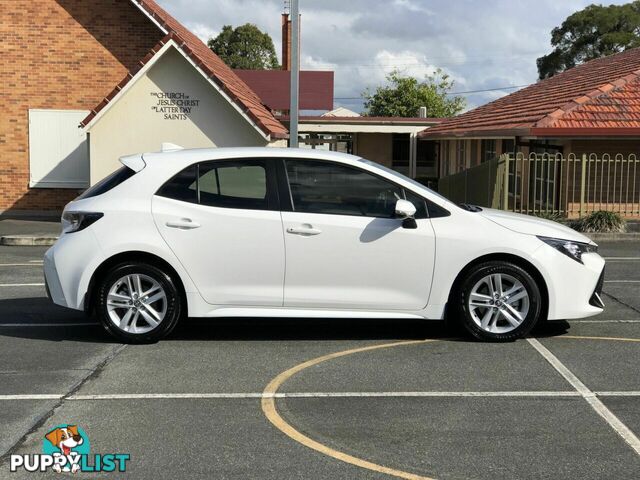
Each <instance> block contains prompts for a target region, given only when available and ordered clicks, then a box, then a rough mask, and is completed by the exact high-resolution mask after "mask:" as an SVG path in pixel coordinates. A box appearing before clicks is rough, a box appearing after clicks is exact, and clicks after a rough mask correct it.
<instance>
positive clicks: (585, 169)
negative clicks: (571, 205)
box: [580, 153, 587, 218]
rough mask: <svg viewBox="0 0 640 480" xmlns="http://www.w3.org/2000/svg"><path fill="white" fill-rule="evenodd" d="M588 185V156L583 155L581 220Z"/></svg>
mask: <svg viewBox="0 0 640 480" xmlns="http://www.w3.org/2000/svg"><path fill="white" fill-rule="evenodd" d="M586 185H587V154H586V153H583V154H582V168H581V170H580V218H582V216H583V215H584V191H585V187H586Z"/></svg>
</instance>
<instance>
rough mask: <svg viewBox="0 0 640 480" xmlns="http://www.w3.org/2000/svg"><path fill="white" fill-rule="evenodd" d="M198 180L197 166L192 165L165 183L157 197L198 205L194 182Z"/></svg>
mask: <svg viewBox="0 0 640 480" xmlns="http://www.w3.org/2000/svg"><path fill="white" fill-rule="evenodd" d="M197 180H198V166H197V165H193V166H191V167H189V168H185V169H184V170H183V171H181V172H180V173H178V174H177V175H175V176H174V177H173V178H172V179H171V180H169V181H168V182H167V183H165V184H164V185H163V186H162V187H160V190H158V193H157V195H160V196H161V197H166V198H172V199H174V200H180V201H181V202H189V203H198V189H197V187H196V182H197Z"/></svg>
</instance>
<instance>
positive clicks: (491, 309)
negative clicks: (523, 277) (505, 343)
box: [467, 273, 529, 333]
mask: <svg viewBox="0 0 640 480" xmlns="http://www.w3.org/2000/svg"><path fill="white" fill-rule="evenodd" d="M467 305H468V308H469V313H470V315H471V318H472V319H473V321H474V322H475V323H476V325H477V326H478V327H480V328H481V329H482V330H484V331H485V332H489V333H509V332H511V331H513V330H515V329H516V328H518V327H519V326H520V325H521V324H522V322H523V321H524V320H525V318H527V314H528V313H529V292H527V289H526V288H525V286H524V285H523V284H522V282H520V280H518V279H516V278H515V277H513V276H511V275H507V274H504V273H493V274H491V275H487V276H485V277H483V278H481V279H480V280H479V281H478V282H477V283H476V284H475V285H474V286H473V288H472V289H471V293H470V294H469V299H468V301H467Z"/></svg>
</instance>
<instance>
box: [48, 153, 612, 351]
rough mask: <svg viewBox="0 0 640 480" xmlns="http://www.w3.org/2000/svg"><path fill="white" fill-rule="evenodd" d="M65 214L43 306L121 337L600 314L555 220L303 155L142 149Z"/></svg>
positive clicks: (577, 240) (505, 329)
mask: <svg viewBox="0 0 640 480" xmlns="http://www.w3.org/2000/svg"><path fill="white" fill-rule="evenodd" d="M121 162H122V163H123V165H124V166H123V167H122V168H121V169H120V170H118V171H116V172H115V173H113V174H112V175H111V176H109V177H108V178H106V179H104V180H103V181H102V182H100V183H99V184H97V185H95V186H93V187H92V188H90V189H89V190H87V191H86V192H85V193H84V194H83V195H81V196H80V197H79V198H78V199H76V200H75V201H73V202H71V203H70V204H69V205H67V207H66V208H65V211H64V214H63V217H62V224H63V232H62V235H61V237H60V239H59V240H58V242H57V243H56V244H55V245H54V246H53V247H52V248H51V249H50V250H49V251H48V252H47V253H46V255H45V261H44V270H45V277H46V283H47V287H48V288H47V290H48V292H49V295H50V297H51V298H52V299H53V301H54V302H55V303H56V304H58V305H62V306H65V307H69V308H73V309H77V310H85V311H87V312H90V313H95V315H96V316H97V317H98V318H99V319H100V321H101V322H102V324H103V325H104V327H105V328H106V329H107V330H108V331H109V332H110V333H112V334H113V335H115V336H116V337H117V338H119V339H120V340H122V341H126V342H133V343H140V342H150V341H155V340H157V339H160V338H161V337H163V336H165V335H167V334H168V333H169V332H170V331H171V330H172V329H173V327H174V326H175V325H176V322H178V320H179V319H180V318H181V317H182V316H183V315H189V316H192V317H248V316H251V317H307V318H308V317H334V318H335V317H351V318H353V317H358V318H425V319H443V318H444V316H445V312H447V314H448V315H452V316H455V317H456V318H458V319H459V321H460V322H461V324H462V325H463V326H464V327H465V328H466V329H467V330H468V331H469V332H470V333H471V334H472V335H474V336H475V337H477V338H480V339H485V340H493V341H501V340H503V341H506V340H513V339H515V338H518V337H521V336H523V335H525V334H526V333H527V332H529V331H530V330H531V328H532V327H533V326H534V325H535V324H536V323H537V322H539V321H541V320H542V319H546V318H548V319H571V318H578V317H586V316H590V315H595V314H597V313H599V312H601V311H602V308H603V304H602V301H601V300H600V291H601V288H602V283H603V274H604V260H603V259H602V258H601V257H600V256H599V255H598V254H597V253H596V251H597V246H596V245H595V244H594V243H593V242H591V241H590V240H589V239H588V238H587V237H585V236H583V235H581V234H579V233H577V232H575V231H574V230H572V229H570V228H567V227H565V226H563V225H560V224H558V223H555V222H551V221H547V220H541V219H537V218H533V217H529V216H524V215H517V214H512V213H506V212H503V211H497V210H489V209H480V208H477V207H468V206H466V207H465V206H463V207H459V206H457V205H455V204H453V203H451V202H450V201H448V200H447V199H445V198H444V197H442V196H440V195H438V194H437V193H435V192H433V191H431V190H429V189H428V188H426V187H424V186H423V185H421V184H419V183H416V182H415V181H413V180H411V179H409V178H407V177H404V176H402V175H400V174H398V173H396V172H394V171H392V170H389V169H387V168H385V167H383V166H381V165H378V164H376V163H373V162H370V161H367V160H364V159H362V158H357V157H354V156H351V155H344V154H338V153H329V152H321V151H315V150H298V149H274V148H241V149H222V148H220V149H200V150H180V149H178V148H175V149H173V150H171V151H165V152H161V153H147V154H143V155H134V156H129V157H125V158H122V159H121Z"/></svg>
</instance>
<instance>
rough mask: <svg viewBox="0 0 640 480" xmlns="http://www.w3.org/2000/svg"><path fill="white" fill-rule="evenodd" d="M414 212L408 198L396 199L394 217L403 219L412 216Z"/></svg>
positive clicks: (414, 209) (413, 207)
mask: <svg viewBox="0 0 640 480" xmlns="http://www.w3.org/2000/svg"><path fill="white" fill-rule="evenodd" d="M415 214H416V207H415V205H414V204H413V203H411V202H410V201H408V200H398V201H397V202H396V217H398V218H401V219H405V218H413V217H414V216H415Z"/></svg>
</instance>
